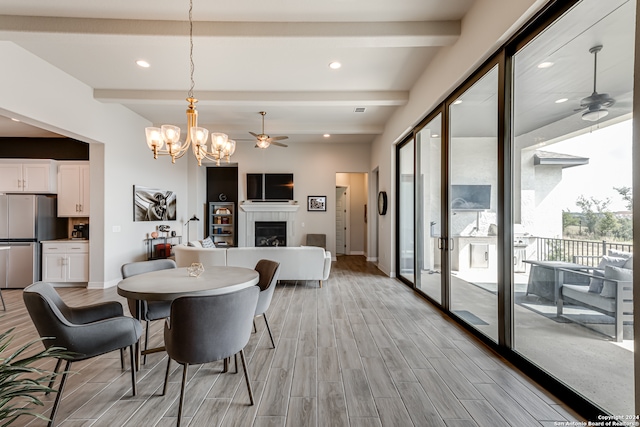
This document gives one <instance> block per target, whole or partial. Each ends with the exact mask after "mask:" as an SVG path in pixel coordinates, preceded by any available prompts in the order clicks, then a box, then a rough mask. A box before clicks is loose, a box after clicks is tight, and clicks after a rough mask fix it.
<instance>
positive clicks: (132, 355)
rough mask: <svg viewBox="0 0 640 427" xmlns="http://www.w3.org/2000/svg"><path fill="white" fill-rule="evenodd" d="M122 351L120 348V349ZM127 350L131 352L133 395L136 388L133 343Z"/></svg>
mask: <svg viewBox="0 0 640 427" xmlns="http://www.w3.org/2000/svg"><path fill="white" fill-rule="evenodd" d="M120 351H122V349H120ZM129 351H130V353H131V393H132V394H133V395H134V396H135V395H136V393H137V390H136V383H137V381H136V349H135V346H134V345H131V346H129Z"/></svg>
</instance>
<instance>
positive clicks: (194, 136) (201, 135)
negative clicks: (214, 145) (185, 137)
mask: <svg viewBox="0 0 640 427" xmlns="http://www.w3.org/2000/svg"><path fill="white" fill-rule="evenodd" d="M208 138H209V131H208V130H207V129H205V128H201V127H195V128H191V142H193V143H194V144H195V145H196V146H198V147H202V148H203V149H204V150H205V151H206V149H207V139H208Z"/></svg>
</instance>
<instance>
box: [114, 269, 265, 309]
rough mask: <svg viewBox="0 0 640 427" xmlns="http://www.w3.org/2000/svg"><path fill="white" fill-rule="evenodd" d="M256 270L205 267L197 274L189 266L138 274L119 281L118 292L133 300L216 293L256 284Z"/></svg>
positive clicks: (169, 299) (160, 299)
mask: <svg viewBox="0 0 640 427" xmlns="http://www.w3.org/2000/svg"><path fill="white" fill-rule="evenodd" d="M258 279H259V276H258V272H257V271H255V270H252V269H250V268H244V267H227V266H207V267H205V270H204V271H203V272H202V273H201V274H200V275H199V276H197V277H194V276H190V275H189V272H188V267H182V268H171V269H168V270H158V271H152V272H149V273H143V274H138V275H136V276H130V277H127V278H126V279H123V280H122V281H120V283H118V294H119V295H121V296H123V297H125V298H130V299H134V300H138V301H140V300H145V301H173V300H174V299H176V298H179V297H184V296H194V295H219V294H226V293H229V292H233V291H238V290H240V289H244V288H248V287H250V286H253V285H256V284H258Z"/></svg>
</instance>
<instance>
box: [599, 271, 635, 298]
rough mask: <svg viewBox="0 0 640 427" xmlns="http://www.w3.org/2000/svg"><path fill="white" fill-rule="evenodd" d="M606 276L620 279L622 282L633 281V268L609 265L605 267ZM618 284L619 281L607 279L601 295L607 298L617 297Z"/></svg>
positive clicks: (606, 277)
mask: <svg viewBox="0 0 640 427" xmlns="http://www.w3.org/2000/svg"><path fill="white" fill-rule="evenodd" d="M604 278H605V279H611V280H618V281H621V282H631V281H633V270H629V269H626V268H620V267H612V266H609V265H608V266H606V267H605V268H604ZM617 286H618V283H617V282H610V281H608V280H605V281H604V285H603V286H602V292H600V296H602V297H605V298H615V296H616V287H617Z"/></svg>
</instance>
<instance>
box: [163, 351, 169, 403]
mask: <svg viewBox="0 0 640 427" xmlns="http://www.w3.org/2000/svg"><path fill="white" fill-rule="evenodd" d="M170 367H171V358H170V357H169V356H167V372H166V374H165V375H164V387H163V388H162V395H163V396H164V395H165V394H167V385H168V384H169V368H170Z"/></svg>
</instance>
